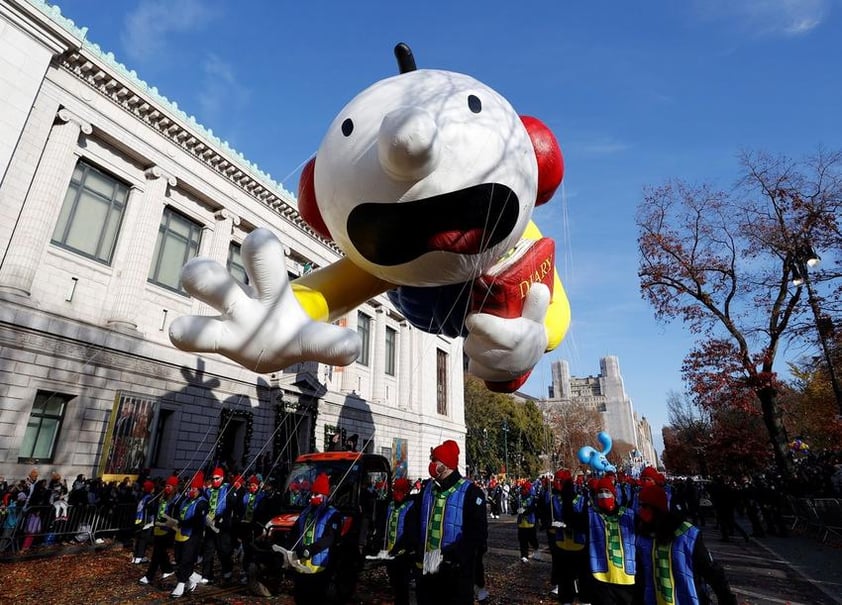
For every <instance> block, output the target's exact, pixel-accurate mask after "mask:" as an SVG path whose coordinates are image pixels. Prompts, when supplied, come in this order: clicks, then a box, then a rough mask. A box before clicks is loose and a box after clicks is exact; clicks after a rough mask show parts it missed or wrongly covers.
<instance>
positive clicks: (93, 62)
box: [0, 0, 342, 255]
mask: <svg viewBox="0 0 842 605" xmlns="http://www.w3.org/2000/svg"><path fill="white" fill-rule="evenodd" d="M0 11H2V14H3V15H4V16H7V17H8V18H9V19H10V21H12V22H13V23H15V24H16V25H17V26H18V27H20V28H21V29H22V30H23V31H25V32H27V33H29V34H30V35H32V36H33V37H34V38H36V39H38V40H40V41H41V42H42V43H44V44H46V45H47V47H48V48H50V49H51V51H52V52H53V54H54V55H55V56H56V58H57V59H56V64H57V66H58V67H59V68H60V69H64V70H66V71H67V72H69V73H70V74H72V75H74V76H75V77H76V78H78V79H79V80H81V81H82V82H84V83H85V84H86V85H88V86H89V87H90V88H92V89H93V90H95V91H96V92H98V93H99V94H101V95H102V96H103V97H105V98H107V99H108V100H110V101H111V102H112V103H114V104H115V105H117V106H118V107H120V108H121V109H123V110H124V111H126V112H127V113H129V114H131V115H132V116H133V117H134V118H136V119H138V120H140V121H141V122H143V123H144V124H145V125H146V126H148V127H149V128H151V129H152V130H155V131H157V132H158V133H159V134H160V135H161V136H163V137H164V138H165V139H167V140H168V141H169V142H171V143H172V144H174V145H176V146H177V147H179V148H181V149H183V150H184V151H186V152H187V153H188V154H190V155H191V156H193V157H194V158H195V159H197V160H198V161H199V162H201V163H202V164H204V165H206V166H207V167H208V168H210V169H211V170H212V171H214V172H215V173H217V174H218V175H220V176H221V177H223V178H224V179H225V180H227V181H229V182H231V183H232V184H234V185H235V186H236V187H237V188H239V189H241V190H242V191H243V192H244V193H245V194H246V195H248V196H249V197H250V198H252V199H254V200H256V201H257V202H259V203H260V204H263V205H265V206H267V207H269V208H271V209H272V210H273V211H274V212H275V213H276V214H278V215H280V216H282V217H283V218H285V219H286V220H287V221H289V222H290V223H292V224H293V225H295V226H296V227H297V228H299V229H301V230H302V231H304V232H305V233H307V235H308V236H310V237H311V238H312V239H314V240H316V241H319V242H321V243H322V244H323V245H325V246H327V247H329V248H330V249H331V250H333V251H334V252H336V253H338V254H340V255H341V254H342V252H341V250H340V249H339V247H338V246H337V245H336V243H335V242H333V241H332V240H329V239H325V238H323V237H322V236H320V235H319V234H318V233H316V232H315V231H314V230H313V229H311V228H310V226H309V225H308V224H307V223H306V221H304V219H303V218H302V217H301V215H300V214H299V213H298V208H297V203H296V201H295V196H294V195H293V194H292V193H290V192H289V191H287V190H286V189H284V187H283V186H282V185H281V184H279V183H277V182H275V181H274V180H273V179H272V177H271V176H270V175H268V174H266V173H265V172H263V171H262V170H260V168H258V167H257V166H256V165H255V164H253V163H251V162H249V161H248V160H247V159H246V158H245V157H244V156H243V154H242V153H240V152H238V151H236V150H235V149H233V148H231V147H230V146H229V145H228V143H227V142H226V141H223V140H221V139H220V138H219V137H217V136H215V135H214V134H213V131H211V130H210V129H206V128H205V127H203V126H202V125H201V124H199V123H198V122H197V121H196V118H194V117H193V116H191V115H188V114H187V113H185V112H184V111H182V110H181V109H179V107H178V105H177V104H176V103H175V102H174V101H170V100H169V99H167V98H166V97H165V96H163V95H162V94H161V93H159V92H158V89H157V88H155V87H154V86H149V85H148V84H147V83H146V82H144V81H143V80H141V79H140V78H139V77H138V75H137V73H136V72H135V71H134V70H130V69H128V68H127V67H126V66H125V65H123V64H122V63H120V62H119V61H117V59H116V58H115V57H114V55H113V54H112V53H110V52H105V51H103V50H102V49H101V48H100V47H99V45H97V44H95V43H93V42H91V41H89V40H87V39H86V35H87V28H84V27H83V28H80V27H77V26H76V24H75V23H74V22H73V21H71V20H70V19H68V18H66V17H64V16H63V15H62V14H61V10H60V9H59V7H58V6H55V5H50V4H47V3H46V2H44V0H12V1H11V2H3V3H2V4H0Z"/></svg>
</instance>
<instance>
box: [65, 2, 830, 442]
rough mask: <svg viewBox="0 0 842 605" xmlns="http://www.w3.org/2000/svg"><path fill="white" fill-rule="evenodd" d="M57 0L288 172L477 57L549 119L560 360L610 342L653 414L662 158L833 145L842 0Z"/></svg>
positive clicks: (279, 176)
mask: <svg viewBox="0 0 842 605" xmlns="http://www.w3.org/2000/svg"><path fill="white" fill-rule="evenodd" d="M57 4H58V5H59V6H60V8H61V9H62V13H63V14H64V15H65V16H66V17H68V18H70V19H72V20H73V21H75V23H76V24H77V25H78V26H80V27H82V26H86V27H88V28H89V31H88V39H89V40H91V41H93V42H96V43H98V44H99V45H100V46H101V47H102V48H103V50H105V51H110V52H113V53H114V54H115V56H116V57H117V59H118V60H119V61H120V62H122V63H123V64H124V65H126V66H127V67H128V68H130V69H134V70H135V71H136V72H137V73H138V75H139V77H140V78H141V79H143V80H145V81H146V82H147V83H148V84H150V85H152V86H156V87H157V88H158V89H159V90H160V92H161V93H162V94H163V95H165V96H166V97H167V98H169V99H171V100H173V101H175V102H177V103H178V105H179V107H180V108H181V109H183V110H184V111H186V112H187V113H188V114H191V115H193V116H195V117H196V119H197V120H198V121H199V122H200V123H201V124H203V125H204V126H205V127H207V128H209V129H212V130H213V132H214V134H216V135H217V136H219V137H220V138H221V139H223V140H226V141H228V143H229V144H230V145H231V146H232V147H233V148H235V149H237V150H238V151H240V152H242V153H243V154H244V155H245V157H246V158H247V159H248V160H249V161H251V162H253V163H255V164H257V165H258V166H259V167H260V168H261V169H262V170H263V171H264V172H267V173H269V174H271V175H272V177H273V179H274V180H276V181H278V182H280V183H282V184H283V185H284V187H285V188H286V189H288V190H290V191H295V190H296V189H297V179H298V171H299V169H300V166H301V165H302V164H303V163H304V162H305V161H306V160H307V159H308V157H309V156H310V155H312V154H313V153H314V152H315V151H316V149H317V148H318V145H319V143H320V141H321V138H322V136H323V134H324V131H325V129H326V128H327V126H328V125H329V124H330V122H331V121H332V119H333V117H334V115H335V114H336V113H337V112H338V111H339V110H340V109H341V108H342V107H343V106H344V105H345V103H346V102H347V101H349V100H350V99H351V98H352V97H353V96H354V95H355V94H356V93H358V92H359V91H361V90H362V89H364V88H366V87H367V86H368V85H370V84H372V83H373V82H375V81H377V80H379V79H382V78H384V77H388V76H391V75H394V74H395V73H397V68H396V64H395V60H394V57H393V55H392V48H393V47H394V45H395V44H396V43H397V42H401V41H403V42H406V43H408V44H409V45H410V46H411V48H412V49H413V52H414V54H415V58H416V61H417V63H418V67H419V68H424V67H429V68H438V69H447V70H452V71H458V72H463V73H467V74H469V75H471V76H474V77H476V78H477V79H479V80H481V81H483V82H485V83H486V84H488V85H489V86H491V87H492V88H495V89H496V90H498V91H499V92H500V93H502V94H503V95H504V96H505V97H507V98H508V99H509V101H510V102H511V103H512V105H513V106H514V107H515V109H516V110H517V111H518V112H520V113H522V114H527V115H533V116H536V117H538V118H540V119H541V120H543V121H544V122H546V123H547V124H548V125H549V126H550V128H552V130H553V131H554V132H555V134H556V136H557V138H558V140H559V143H560V144H561V147H562V150H563V152H564V156H565V162H566V174H565V181H564V186H563V189H561V190H560V191H559V192H558V193H557V194H556V196H555V198H553V200H552V201H551V202H550V203H548V204H546V205H544V206H542V207H541V208H540V209H539V210H538V211H537V213H536V221H537V223H538V225H539V227H541V229H542V230H543V231H544V233H545V234H547V235H550V236H551V237H553V238H554V239H555V240H556V245H557V255H558V258H557V261H558V268H559V271H560V273H561V276H562V279H563V281H564V282H565V287H566V289H567V293H568V296H569V298H570V301H571V306H572V312H573V322H572V326H571V329H570V332H569V334H568V336H567V338H566V339H565V341H564V342H563V343H562V345H561V346H560V347H559V348H558V349H556V350H555V351H553V352H552V353H550V354H548V355H547V356H546V357H545V360H544V361H543V362H542V363H541V364H540V365H539V366H538V367H537V368H536V370H535V371H534V372H533V375H532V377H531V378H530V380H529V382H528V383H527V384H526V387H525V389H524V390H525V391H526V392H527V393H530V394H532V395H536V396H542V395H545V394H546V391H547V386H548V385H549V384H550V383H551V377H550V370H549V362H551V361H553V360H556V359H561V358H563V359H567V360H568V361H569V362H570V366H571V372H572V374H573V375H575V376H587V375H596V374H598V373H599V359H600V358H601V357H603V356H605V355H616V356H618V357H619V360H620V369H621V371H622V374H623V378H624V381H625V387H626V391H627V393H628V395H629V396H630V398H631V399H632V401H633V403H634V406H635V408H636V410H637V411H638V413H640V414H642V415H644V416H646V417H647V418H648V419H649V421H650V423H651V424H652V428H653V432H654V433H656V442H657V447H658V448H659V449H660V447H661V446H660V444H661V440H660V429H661V426H662V425H663V424H664V423H665V422H666V411H665V401H666V397H667V394H668V392H669V391H679V392H680V391H682V390H683V385H682V382H681V377H680V367H681V362H682V359H683V358H684V356H685V354H686V353H687V352H688V351H689V349H690V347H691V346H692V342H693V341H692V338H691V337H690V335H689V333H688V332H687V331H686V330H684V328H683V326H682V325H681V324H671V325H667V326H664V325H660V324H658V323H656V322H655V320H654V318H653V313H652V310H651V309H650V308H649V307H648V306H647V305H646V304H645V303H644V302H643V301H642V300H641V297H640V292H639V282H638V279H637V244H636V240H637V231H636V228H635V225H634V214H635V209H636V206H637V203H638V201H639V200H640V198H641V191H642V188H643V187H644V186H646V185H659V184H661V183H663V182H664V181H665V180H667V179H670V178H681V179H685V180H687V181H690V182H691V183H700V182H703V181H707V182H712V183H714V184H716V185H718V186H720V187H723V188H730V187H731V186H732V184H733V182H734V180H735V179H736V176H737V173H738V164H737V160H736V154H737V153H738V152H739V151H740V150H742V149H750V150H765V151H769V152H773V153H786V154H789V155H792V156H800V155H802V154H806V153H809V152H811V151H813V150H815V149H816V147H817V146H819V145H825V146H827V147H829V148H835V147H838V146H839V138H840V133H842V111H840V110H839V99H840V97H841V96H842V95H840V92H841V91H840V88H841V87H842V85H840V78H839V63H838V61H839V58H840V57H842V27H840V16H842V5H840V2H839V1H838V0H686V1H683V2H675V1H668V0H652V1H647V2H604V1H602V2H600V1H596V2H529V3H517V6H516V3H513V2H510V1H507V2H499V1H496V0H491V1H486V2H481V3H479V2H472V3H471V2H452V1H449V0H448V1H446V2H442V1H432V0H431V1H427V2H423V3H410V2H389V3H386V2H347V1H342V2H327V1H323V2H283V1H269V0H265V1H258V0H253V1H251V2H228V1H222V0H121V1H119V2H101V1H99V0H65V1H63V2H57Z"/></svg>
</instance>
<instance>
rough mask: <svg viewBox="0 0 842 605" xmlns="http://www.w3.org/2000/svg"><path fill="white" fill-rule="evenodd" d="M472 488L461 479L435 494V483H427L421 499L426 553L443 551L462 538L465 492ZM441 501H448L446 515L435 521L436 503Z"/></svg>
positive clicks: (422, 535) (422, 530) (423, 538)
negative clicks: (437, 550)
mask: <svg viewBox="0 0 842 605" xmlns="http://www.w3.org/2000/svg"><path fill="white" fill-rule="evenodd" d="M470 486H471V484H470V482H469V481H466V480H465V479H464V478H461V479H459V481H457V482H456V483H455V484H454V485H453V486H452V487H450V488H449V489H446V490H445V491H443V492H439V493H438V494H433V482H432V481H429V482H428V483H427V487H426V489H425V490H424V494H423V496H422V498H421V538H422V540H423V542H424V551H425V552H429V551H432V550H436V548H438V549H442V550H443V549H444V548H446V547H448V546H450V545H451V544H455V543H456V542H457V541H458V540H459V539H460V538H461V537H462V510H463V509H464V508H465V492H467V491H468V488H469V487H470ZM441 499H446V501H445V505H444V514H443V515H442V516H441V517H440V518H439V517H436V518H435V519H433V518H431V517H432V516H433V514H432V513H433V510H434V507H435V502H436V501H437V500H441ZM431 538H432V540H431ZM436 541H438V546H436V544H435V542H436Z"/></svg>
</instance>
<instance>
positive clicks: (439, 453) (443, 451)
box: [430, 439, 459, 469]
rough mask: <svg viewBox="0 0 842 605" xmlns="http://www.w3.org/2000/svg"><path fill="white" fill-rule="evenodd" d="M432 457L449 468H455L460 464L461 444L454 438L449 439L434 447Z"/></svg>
mask: <svg viewBox="0 0 842 605" xmlns="http://www.w3.org/2000/svg"><path fill="white" fill-rule="evenodd" d="M430 457H431V458H432V459H433V460H438V461H439V462H441V463H442V464H443V465H445V466H446V467H447V468H449V469H455V468H456V467H457V466H459V444H458V443H456V442H455V441H453V440H452V439H448V440H447V441H445V442H444V443H442V444H441V445H440V446H438V447H435V448H433V450H432V452H430Z"/></svg>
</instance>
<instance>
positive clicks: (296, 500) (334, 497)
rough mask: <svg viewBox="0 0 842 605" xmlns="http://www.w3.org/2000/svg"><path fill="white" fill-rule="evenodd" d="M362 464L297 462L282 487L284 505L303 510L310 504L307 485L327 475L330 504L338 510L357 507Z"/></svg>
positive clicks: (316, 461) (347, 462)
mask: <svg viewBox="0 0 842 605" xmlns="http://www.w3.org/2000/svg"><path fill="white" fill-rule="evenodd" d="M360 472H361V463H360V462H359V461H356V462H355V461H351V460H307V461H304V462H296V463H295V464H294V465H293V467H292V470H290V473H289V476H288V478H287V482H286V485H284V492H283V494H284V495H283V502H284V505H285V506H287V507H290V508H294V509H303V508H304V507H305V506H307V504H308V503H309V502H310V486H311V485H313V481H315V479H316V477H317V476H319V475H320V474H321V473H326V474H327V476H328V477H329V478H330V503H331V504H332V505H333V506H335V507H336V508H338V509H345V510H348V509H352V508H354V507H356V506H357V504H358V502H357V489H355V486H358V485H359V482H360Z"/></svg>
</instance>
